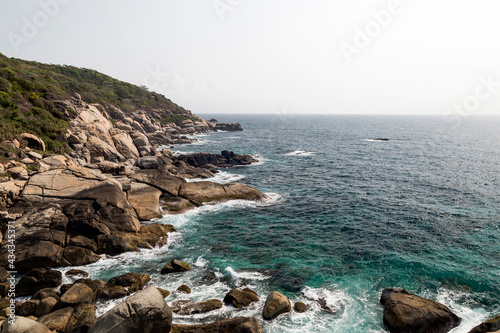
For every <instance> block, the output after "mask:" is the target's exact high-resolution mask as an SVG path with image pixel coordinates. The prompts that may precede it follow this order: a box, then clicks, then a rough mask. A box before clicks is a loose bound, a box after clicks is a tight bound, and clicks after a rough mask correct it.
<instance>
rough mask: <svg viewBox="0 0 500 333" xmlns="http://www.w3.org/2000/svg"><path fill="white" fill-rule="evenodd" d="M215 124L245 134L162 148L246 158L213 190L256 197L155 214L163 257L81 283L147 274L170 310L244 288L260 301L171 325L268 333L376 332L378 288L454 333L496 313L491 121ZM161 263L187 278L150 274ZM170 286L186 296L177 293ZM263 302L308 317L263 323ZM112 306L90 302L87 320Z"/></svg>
mask: <svg viewBox="0 0 500 333" xmlns="http://www.w3.org/2000/svg"><path fill="white" fill-rule="evenodd" d="M202 116H204V117H206V118H207V119H209V118H211V117H212V116H214V115H208V114H207V115H202ZM215 116H216V118H217V120H218V121H219V122H239V123H241V125H242V126H243V128H244V131H243V132H216V133H206V134H201V135H195V136H194V138H196V139H197V140H198V141H197V142H196V143H194V144H190V145H177V146H174V147H173V148H171V149H172V150H173V152H174V153H176V154H187V153H195V152H212V153H220V151H222V150H232V151H234V152H236V153H238V154H252V155H255V156H256V158H257V159H258V160H259V162H258V163H254V164H253V165H250V166H243V167H236V168H231V169H222V170H220V173H218V174H216V176H215V177H214V178H213V179H212V181H217V182H221V183H227V182H244V183H246V184H248V185H251V186H254V187H256V188H257V189H259V190H261V191H262V192H264V193H265V194H267V196H268V199H267V200H265V201H264V202H248V201H239V200H238V201H231V202H226V203H218V204H213V205H206V206H203V207H200V208H197V209H194V210H190V211H188V212H186V213H183V214H177V215H169V214H166V215H164V217H163V218H161V219H158V220H155V221H153V222H157V223H158V222H159V223H166V224H173V225H174V226H175V228H176V229H177V232H175V233H173V234H170V237H169V242H168V244H167V245H166V246H164V247H161V248H155V249H147V250H142V251H141V252H134V253H125V254H122V255H119V256H115V257H109V258H107V259H103V260H100V261H99V262H97V263H94V264H91V265H87V266H83V267H80V268H82V269H84V270H86V271H88V272H89V273H90V274H91V278H93V279H103V280H105V281H106V280H107V279H109V278H111V277H113V276H116V275H119V274H123V273H127V272H139V273H148V274H150V275H151V279H152V280H151V281H152V282H151V283H153V284H154V285H156V286H158V287H161V288H164V289H167V290H169V291H171V294H170V296H168V297H167V298H166V301H167V302H168V303H170V302H172V301H174V300H178V299H190V300H194V301H202V300H208V299H213V298H216V299H220V300H222V299H223V298H224V296H225V294H226V293H227V292H228V291H229V290H230V289H232V288H236V287H240V286H246V287H248V288H251V289H253V290H255V291H256V292H257V293H258V294H259V296H260V301H259V302H257V303H254V304H252V305H251V306H249V307H248V308H245V309H241V310H238V309H234V308H232V307H230V306H224V307H223V308H222V309H220V310H216V311H214V312H210V313H207V314H198V315H193V316H182V315H176V314H174V319H173V320H174V323H184V324H194V323H206V322H212V321H215V320H220V319H223V318H229V317H237V316H251V317H256V318H257V319H258V320H259V322H260V323H261V325H262V327H263V330H264V332H268V333H271V332H339V333H344V332H346V333H347V332H348V333H366V332H372V333H375V332H377V333H378V332H387V331H386V329H385V328H384V325H383V320H382V318H383V308H382V306H381V305H380V303H379V299H380V295H381V292H382V290H383V289H384V288H404V289H406V290H408V291H409V292H412V293H415V294H418V295H420V296H422V297H426V298H429V299H433V300H436V301H438V302H440V303H443V304H445V305H446V306H448V307H449V308H450V309H451V310H452V311H453V312H454V313H456V314H457V315H458V316H459V317H461V318H462V323H461V325H460V326H459V327H457V328H455V329H454V330H452V331H451V332H453V333H466V332H468V331H469V330H470V329H471V328H472V327H474V326H475V325H478V324H480V323H481V322H482V321H484V320H487V319H489V318H491V317H492V316H497V315H500V283H499V280H500V279H499V277H500V228H499V225H500V223H499V222H500V117H487V116H476V117H469V118H463V119H455V120H454V121H453V122H450V121H449V119H446V118H442V117H439V116H375V115H370V116H366V115H356V116H353V115H349V116H348V115H286V114H274V115H241V114H220V115H215ZM377 138H387V139H389V140H388V141H379V140H374V139H377ZM143 223H144V224H147V223H151V221H144V222H143ZM172 259H179V260H182V261H185V262H187V263H189V264H190V265H191V267H192V270H191V271H189V272H186V273H182V274H170V275H161V274H159V272H160V270H161V268H162V267H163V265H164V264H166V263H167V262H169V261H170V260H172ZM67 269H69V268H63V269H61V270H62V271H65V270H67ZM65 279H66V281H65V282H71V279H69V278H67V277H66V278H65ZM182 284H186V285H188V286H189V287H190V288H191V289H192V292H191V294H179V293H176V292H175V290H176V289H177V288H178V287H179V286H180V285H182ZM271 291H279V292H281V293H283V294H285V295H286V296H288V297H289V298H290V300H291V301H292V303H295V302H298V301H302V302H304V303H306V304H309V305H310V306H311V309H310V310H309V311H307V312H305V313H295V312H293V311H292V312H291V313H289V314H286V315H282V316H280V317H278V318H277V319H275V320H272V321H264V320H263V319H262V316H261V311H262V307H263V305H264V302H265V299H266V297H267V295H268V294H269V292H271ZM120 301H121V300H113V301H105V302H100V303H98V306H99V309H98V314H99V315H100V314H102V313H104V312H105V311H107V310H109V309H110V308H112V307H113V306H115V305H116V304H118V303H119V302H120Z"/></svg>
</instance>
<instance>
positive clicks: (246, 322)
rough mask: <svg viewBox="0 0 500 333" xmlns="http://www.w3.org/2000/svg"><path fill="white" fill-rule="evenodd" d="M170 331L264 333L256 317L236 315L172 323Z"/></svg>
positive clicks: (182, 332) (188, 332) (189, 332)
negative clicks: (196, 322)
mask: <svg viewBox="0 0 500 333" xmlns="http://www.w3.org/2000/svg"><path fill="white" fill-rule="evenodd" d="M170 333H262V327H261V326H260V324H259V322H258V321H257V319H255V318H247V317H236V318H231V319H224V320H221V321H217V322H215V323H209V324H200V325H181V324H174V325H172V330H171V331H170Z"/></svg>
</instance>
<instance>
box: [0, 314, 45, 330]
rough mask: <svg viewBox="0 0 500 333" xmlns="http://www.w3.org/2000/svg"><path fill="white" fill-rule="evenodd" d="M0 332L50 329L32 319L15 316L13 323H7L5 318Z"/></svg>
mask: <svg viewBox="0 0 500 333" xmlns="http://www.w3.org/2000/svg"><path fill="white" fill-rule="evenodd" d="M0 332H2V333H3V332H6V333H7V332H8V333H52V331H51V330H50V329H49V328H48V327H47V326H45V325H43V324H40V323H38V322H36V321H34V320H31V319H28V318H25V317H21V316H16V320H15V321H14V324H13V325H11V324H9V321H8V320H5V321H4V322H3V324H2V326H1V327H0Z"/></svg>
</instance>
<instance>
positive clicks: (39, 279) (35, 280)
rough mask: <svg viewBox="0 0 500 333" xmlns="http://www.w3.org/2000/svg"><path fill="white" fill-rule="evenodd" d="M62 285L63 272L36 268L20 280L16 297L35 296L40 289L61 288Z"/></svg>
mask: <svg viewBox="0 0 500 333" xmlns="http://www.w3.org/2000/svg"><path fill="white" fill-rule="evenodd" d="M61 283H62V273H61V272H59V271H55V270H52V269H50V268H34V269H32V270H30V271H29V272H28V273H26V275H25V276H23V277H22V278H21V279H20V280H19V282H18V283H17V285H16V295H18V296H26V295H33V294H35V293H36V292H37V291H38V290H40V289H44V288H56V287H59V286H60V285H61Z"/></svg>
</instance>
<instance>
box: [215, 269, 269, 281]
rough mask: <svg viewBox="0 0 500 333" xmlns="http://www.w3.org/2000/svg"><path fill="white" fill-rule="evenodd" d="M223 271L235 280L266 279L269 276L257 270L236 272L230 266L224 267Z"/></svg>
mask: <svg viewBox="0 0 500 333" xmlns="http://www.w3.org/2000/svg"><path fill="white" fill-rule="evenodd" d="M225 271H226V272H228V273H229V274H230V275H231V277H232V278H233V279H235V280H241V279H243V280H266V279H268V278H269V276H265V275H264V274H261V273H259V272H237V271H235V270H234V269H233V268H232V267H226V269H225Z"/></svg>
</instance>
